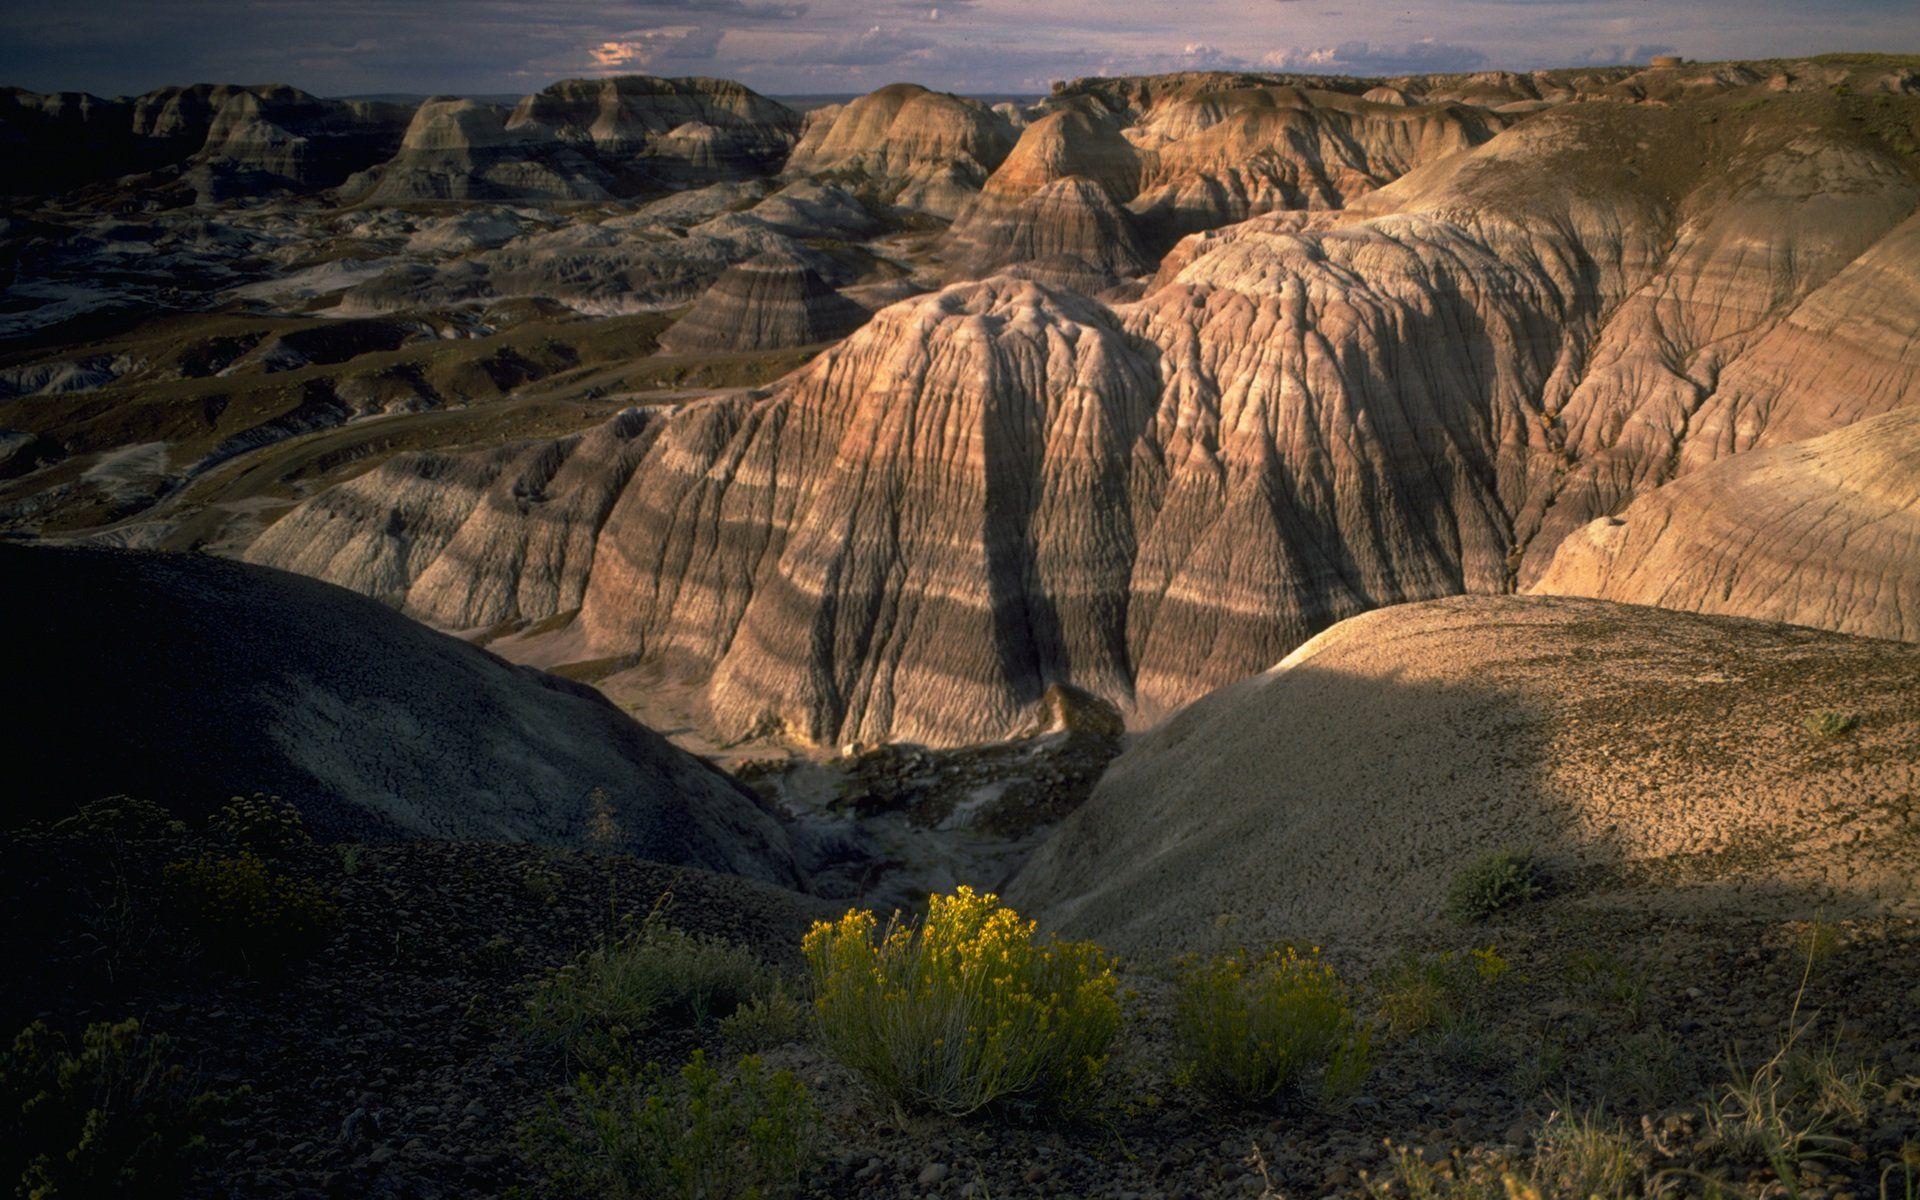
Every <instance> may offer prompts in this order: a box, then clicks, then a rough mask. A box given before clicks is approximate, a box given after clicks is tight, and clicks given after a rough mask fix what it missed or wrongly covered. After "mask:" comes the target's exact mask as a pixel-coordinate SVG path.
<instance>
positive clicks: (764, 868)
mask: <svg viewBox="0 0 1920 1200" xmlns="http://www.w3.org/2000/svg"><path fill="white" fill-rule="evenodd" d="M0 557H3V558H4V561H5V564H6V570H7V576H8V578H9V579H10V580H13V581H14V582H15V583H16V584H18V585H19V586H16V587H13V588H9V589H8V590H7V594H6V596H5V598H4V599H3V600H0V606H4V608H5V610H6V613H5V615H6V617H7V618H8V619H9V620H12V621H17V622H18V624H17V625H16V626H15V628H18V629H31V630H33V631H34V636H33V637H32V638H31V639H28V640H27V641H25V642H23V643H22V644H20V645H17V646H15V647H13V648H12V649H11V650H10V651H9V677H10V678H12V679H14V680H15V681H16V682H17V683H18V684H19V685H20V686H22V687H25V688H30V689H31V690H32V692H33V695H34V697H35V702H34V704H33V705H32V706H31V711H29V712H24V713H21V714H18V715H16V717H15V718H14V719H13V720H11V721H9V722H7V724H6V727H5V730H4V732H3V733H0V740H3V742H4V747H5V750H6V752H7V754H8V756H9V757H10V758H11V759H12V760H13V761H16V762H22V763H25V762H41V763H46V764H49V768H50V769H48V770H45V771H41V772H37V773H36V778H35V784H34V786H33V787H32V788H30V789H28V791H29V792H30V793H31V794H30V795H28V796H26V797H25V798H24V799H23V803H24V804H25V805H26V807H25V808H19V807H16V808H15V810H14V811H13V813H12V816H13V817H14V818H15V819H17V820H27V819H33V818H35V817H42V816H50V815H57V814H59V813H61V812H63V811H70V810H71V809H72V808H73V807H74V806H75V805H77V804H80V803H83V802H85V801H88V800H93V799H97V798H99V797H101V796H104V795H111V794H114V793H116V792H128V793H134V794H138V795H140V796H143V797H147V798H150V799H153V800H155V801H158V802H159V803H161V804H164V805H167V806H169V807H172V808H175V809H176V810H177V811H180V812H182V813H185V814H195V815H197V814H202V813H205V812H207V811H209V810H211V809H212V808H213V807H215V806H217V805H218V804H220V803H221V802H222V801H223V800H224V798H225V797H227V796H230V795H232V794H234V793H236V792H238V793H243V794H244V793H247V792H251V791H255V790H262V791H268V792H273V793H277V794H279V795H282V796H284V797H285V798H286V799H288V800H290V801H292V802H293V803H294V804H296V805H297V806H299V807H300V808H301V809H302V811H303V812H304V814H305V816H306V819H307V822H308V824H309V825H310V826H311V827H313V828H314V829H315V831H316V832H317V833H319V834H321V835H324V836H332V837H350V838H356V839H368V838H385V837H395V836H399V837H432V838H441V839H487V840H500V841H532V842H544V843H548V844H557V845H576V846H597V847H600V848H604V849H608V850H619V851H624V852H627V853H632V854H637V855H640V856H642V857H647V858H653V859H656V860H658V861H661V862H667V863H680V864H685V865H689V866H702V867H707V868H709V869H713V870H719V871H729V872H735V873H739V874H745V875H752V876H756V877H758V878H761V879H768V880H772V881H775V882H781V883H789V884H790V883H792V882H794V879H795V875H794V868H793V863H792V856H791V853H790V851H789V849H788V847H787V844H786V837H785V834H784V832H783V830H782V828H781V826H780V825H779V823H778V822H777V821H775V820H774V819H773V818H772V817H771V816H770V815H769V814H768V813H767V812H765V811H764V810H763V809H762V808H761V806H760V805H759V803H758V802H757V801H755V800H754V799H753V798H752V797H751V796H750V795H749V794H748V793H747V792H745V791H744V790H743V789H741V788H740V787H739V786H738V785H736V784H734V783H733V782H732V781H731V780H730V779H728V778H727V777H726V776H724V775H721V774H720V773H719V772H717V771H715V770H713V769H712V768H711V767H709V766H707V765H706V764H705V763H703V762H700V761H699V760H697V759H694V758H693V757H691V756H689V755H687V754H685V753H683V752H681V751H679V750H676V749H674V748H673V747H672V746H671V745H669V744H668V743H667V742H666V740H665V739H663V738H661V737H660V736H659V735H657V734H655V733H653V732H651V731H650V730H647V729H645V728H643V727H642V726H639V725H636V724H634V723H633V722H632V721H631V720H629V719H628V718H627V717H626V716H625V715H624V714H622V713H621V712H620V711H619V710H618V709H616V708H614V707H613V706H612V705H610V704H608V703H607V702H606V701H605V700H603V699H601V698H600V697H599V696H598V695H597V694H596V693H594V692H593V691H592V690H591V689H588V688H585V687H582V686H580V685H577V684H572V683H568V682H566V681H564V680H560V679H556V678H554V677H552V676H548V675H543V674H541V673H539V672H535V671H529V670H527V669H525V668H518V667H513V666H510V665H508V664H506V663H504V662H502V661H500V660H499V659H497V658H495V657H493V656H492V655H490V654H488V653H486V652H485V651H482V650H479V649H476V648H474V647H472V646H469V645H466V644H464V643H462V642H460V641H458V640H456V639H454V638H449V637H447V636H445V635H444V634H439V633H435V632H433V631H431V630H429V629H425V628H423V627H421V626H420V625H417V624H415V623H414V622H412V621H408V620H406V619H405V618H404V617H401V616H399V615H397V614H395V613H393V612H392V611H391V610H389V609H386V608H384V607H383V606H381V605H378V604H375V603H373V602H372V601H370V600H367V599H365V598H364V597H361V596H356V595H354V594H352V593H351V592H347V591H344V590H342V589H340V588H336V587H332V586H330V585H328V584H324V583H320V582H317V581H315V580H310V579H302V578H299V577H298V576H293V575H287V574H285V573H283V572H279V571H268V570H263V569H261V568H259V567H252V566H247V565H244V564H241V563H233V562H225V561H222V560H219V559H211V558H203V557H198V556H180V555H157V554H144V553H138V552H131V551H110V550H83V549H70V548H46V547H40V548H24V547H5V548H0ZM103 738H110V739H111V741H112V744H113V747H114V752H113V753H112V754H101V753H100V752H99V749H100V745H101V743H102V739H103ZM52 764H58V766H57V767H53V766H52Z"/></svg>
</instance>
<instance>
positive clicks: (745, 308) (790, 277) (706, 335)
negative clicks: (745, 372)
mask: <svg viewBox="0 0 1920 1200" xmlns="http://www.w3.org/2000/svg"><path fill="white" fill-rule="evenodd" d="M867 316H868V314H867V310H866V309H864V308H862V307H860V306H859V305H858V304H855V303H854V302H853V301H851V300H848V299H847V298H845V297H844V296H842V295H841V294H840V293H839V292H836V291H834V290H833V288H831V287H829V286H828V284H827V281H826V280H824V279H822V278H820V275H819V273H818V272H817V271H815V270H814V269H813V268H812V267H811V266H809V265H807V263H806V262H804V261H802V260H801V259H800V258H798V257H796V256H795V255H792V254H781V253H777V252H776V253H771V254H762V255H760V256H758V257H756V258H750V259H748V260H747V261H746V262H743V263H741V264H740V265H738V266H735V267H729V268H727V270H726V272H725V273H723V274H722V275H721V276H720V278H719V279H718V280H716V281H715V282H714V285H713V286H712V287H710V288H708V289H707V290H706V292H705V294H703V295H702V296H701V297H700V299H699V300H697V301H695V302H694V305H693V307H692V308H691V309H689V310H688V311H687V314H686V315H685V316H683V317H681V318H680V319H679V320H678V321H676V322H674V325H673V328H671V329H669V330H667V332H666V333H664V334H662V335H661V336H660V349H662V350H664V351H665V352H667V353H668V354H703V353H705V354H712V353H728V352H740V351H754V350H779V349H784V348H786V347H790V346H813V345H818V344H820V343H822V342H833V341H838V340H839V339H841V338H843V337H845V336H846V335H847V334H849V333H852V332H853V331H854V330H855V329H858V328H859V327H860V326H861V325H862V324H864V323H865V322H866V320H867Z"/></svg>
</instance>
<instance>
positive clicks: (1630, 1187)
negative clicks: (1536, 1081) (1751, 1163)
mask: <svg viewBox="0 0 1920 1200" xmlns="http://www.w3.org/2000/svg"><path fill="white" fill-rule="evenodd" d="M1367 1194H1368V1195H1369V1196H1372V1197H1375V1198H1376V1200H1559V1198H1561V1197H1579V1198H1580V1200H1637V1198H1638V1197H1642V1196H1652V1195H1657V1194H1658V1192H1657V1190H1654V1189H1650V1188H1649V1187H1648V1186H1647V1177H1646V1170H1645V1163H1644V1160H1643V1157H1642V1156H1641V1155H1640V1153H1639V1151H1638V1150H1637V1148H1636V1146H1635V1143H1634V1139H1633V1138H1632V1137H1631V1136H1629V1134H1628V1133H1627V1131H1626V1130H1625V1129H1624V1128H1623V1127H1621V1126H1619V1125H1617V1124H1615V1123H1612V1122H1609V1121H1606V1120H1604V1119H1602V1118H1600V1117H1599V1116H1597V1115H1582V1114H1579V1113H1571V1112H1556V1113H1554V1114H1552V1115H1551V1116H1549V1117H1548V1118H1547V1120H1546V1122H1545V1123H1544V1124H1543V1125H1542V1126H1541V1128H1540V1131H1539V1133H1538V1135H1537V1136H1536V1137H1535V1139H1534V1148H1533V1152H1532V1153H1531V1154H1526V1155H1521V1154H1514V1153H1505V1152H1500V1151H1490V1150H1483V1151H1474V1152H1472V1153H1467V1154H1456V1155H1453V1156H1452V1157H1451V1158H1449V1159H1447V1160H1446V1161H1443V1162H1439V1163H1429V1162H1427V1161H1426V1160H1425V1159H1423V1158H1421V1157H1420V1156H1419V1155H1418V1154H1416V1153H1414V1152H1412V1151H1410V1150H1408V1149H1406V1148H1405V1147H1392V1161H1391V1165H1390V1168H1389V1171H1388V1173H1387V1174H1386V1176H1385V1177H1383V1178H1379V1179H1369V1180H1368V1181H1367Z"/></svg>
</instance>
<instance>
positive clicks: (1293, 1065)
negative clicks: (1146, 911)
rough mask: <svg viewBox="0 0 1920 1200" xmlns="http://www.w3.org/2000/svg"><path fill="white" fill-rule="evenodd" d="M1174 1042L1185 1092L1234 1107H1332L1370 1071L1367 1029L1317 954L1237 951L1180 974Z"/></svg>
mask: <svg viewBox="0 0 1920 1200" xmlns="http://www.w3.org/2000/svg"><path fill="white" fill-rule="evenodd" d="M1174 1035H1175V1038H1176V1040H1177V1043H1178V1046H1179V1049H1180V1054H1181V1059H1182V1063H1183V1066H1184V1068H1185V1070H1186V1072H1187V1074H1188V1076H1189V1077H1190V1078H1191V1080H1192V1081H1193V1083H1194V1085H1195V1086H1197V1087H1199V1088H1200V1089H1201V1090H1203V1091H1206V1092H1208V1093H1210V1094H1212V1095H1214V1096H1217V1097H1219V1098H1221V1099H1224V1100H1228V1101H1231V1102H1233V1103H1236V1104H1259V1103H1263V1102H1265V1101H1268V1100H1271V1099H1273V1098H1274V1097H1275V1096H1277V1095H1279V1094H1280V1093H1281V1092H1283V1091H1295V1092H1313V1093H1315V1094H1317V1095H1320V1096H1322V1097H1326V1098H1332V1099H1338V1098H1340V1097H1343V1096H1345V1095H1347V1094H1349V1093H1351V1092H1352V1091H1353V1090H1354V1089H1356V1088H1357V1087H1359V1085H1360V1083H1361V1082H1362V1081H1363V1080H1364V1079H1365V1078H1366V1074H1367V1071H1368V1069H1369V1068H1370V1067H1371V1065H1372V1054H1371V1050H1370V1047H1369V1044H1368V1035H1367V1029H1366V1026H1365V1025H1364V1024H1362V1023H1361V1022H1360V1021H1359V1020H1357V1019H1356V1018H1355V1016H1354V1011H1353V1005H1352V1002H1351V1001H1350V999H1349V998H1348V994H1347V989H1346V987H1345V985H1344V984H1342V983H1341V982H1340V980H1339V978H1338V977H1337V976H1336V975H1335V974H1334V971H1333V968H1332V967H1330V966H1328V965H1327V964H1326V963H1324V962H1322V961H1321V960H1320V956H1319V954H1318V952H1308V953H1306V954H1301V953H1300V952H1298V951H1296V950H1294V949H1293V948H1292V947H1288V948H1287V949H1285V950H1278V951H1274V952H1272V953H1268V954H1261V955H1255V954H1252V953H1250V952H1248V951H1246V950H1241V951H1238V952H1236V953H1233V954H1226V955H1220V956H1216V957H1213V958H1189V959H1186V960H1184V961H1183V962H1182V963H1181V964H1180V970H1179V996H1178V1001H1177V1003H1176V1006H1175V1010H1174Z"/></svg>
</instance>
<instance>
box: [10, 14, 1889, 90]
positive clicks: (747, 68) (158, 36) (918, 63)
mask: <svg viewBox="0 0 1920 1200" xmlns="http://www.w3.org/2000/svg"><path fill="white" fill-rule="evenodd" d="M1826 50H1887V51H1903V52H1908V53H1920V0H1818V2H1817V3H1809V2H1808V0H1386V2H1378V0H1155V2H1151V3H1148V2H1138V0H0V83H9V84H14V85H17V86H21V87H27V88H31V89H33V90H36V91H55V90H80V91H90V92H94V93H96V94H99V95H129V94H133V93H137V92H142V91H146V90H149V89H151V88H154V87H158V86H161V85H164V84H173V83H196V82H234V83H267V82H274V83H291V84H294V85H296V86H299V87H303V88H305V89H307V90H308V91H312V92H316V93H319V94H322V95H351V94H363V93H380V92H405V93H433V92H452V93H462V94H468V95H479V94H496V93H514V94H522V93H526V92H532V91H537V90H539V89H540V88H541V87H544V86H545V85H546V84H548V83H551V82H553V81H554V80H557V79H567V78H578V77H584V76H597V75H614V74H629V73H642V74H652V75H718V76H724V77H727V78H732V79H738V80H741V81H742V82H744V83H747V84H748V85H750V86H752V87H755V88H757V89H759V90H760V91H763V92H768V93H772V94H776V95H798V94H807V93H849V92H864V91H869V90H871V89H873V88H876V87H879V86H881V85H883V84H887V83H893V82H897V81H900V80H910V81H913V82H916V83H922V84H926V85H927V86H929V87H935V88H940V89H943V90H947V91H958V92H968V93H974V94H986V93H1015V94H1021V93H1039V92H1044V91H1046V90H1047V88H1048V86H1049V84H1050V82H1051V81H1052V80H1056V79H1068V78H1074V77H1077V76H1081V75H1097V74H1133V73H1142V72H1157V71H1175V70H1191V69H1204V68H1223V69H1236V68H1239V69H1252V70H1262V69H1264V70H1294V71H1318V72H1328V73H1346V74H1363V75H1386V74H1402V73H1408V72H1415V71H1471V70H1482V69H1491V68H1505V69H1512V70H1527V69H1531V68H1535V67H1552V66H1572V65H1579V64H1589V63H1618V62H1636V61H1639V62H1644V61H1645V60H1646V58H1647V57H1649V56H1651V55H1654V54H1665V53H1679V54H1685V55H1687V56H1688V57H1691V58H1702V59H1712V58H1762V57H1776V56H1786V55H1799V54H1810V53H1817V52H1820V51H1826Z"/></svg>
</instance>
